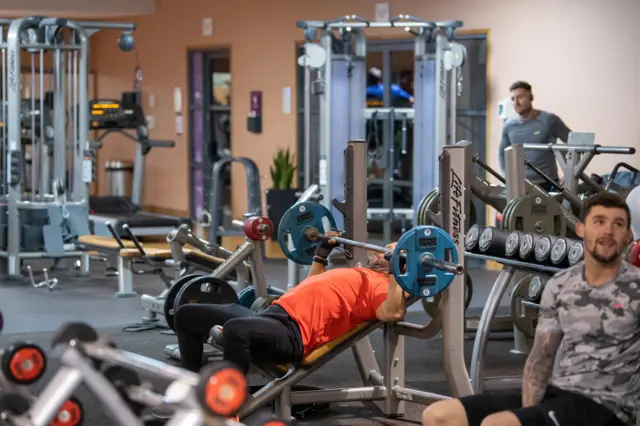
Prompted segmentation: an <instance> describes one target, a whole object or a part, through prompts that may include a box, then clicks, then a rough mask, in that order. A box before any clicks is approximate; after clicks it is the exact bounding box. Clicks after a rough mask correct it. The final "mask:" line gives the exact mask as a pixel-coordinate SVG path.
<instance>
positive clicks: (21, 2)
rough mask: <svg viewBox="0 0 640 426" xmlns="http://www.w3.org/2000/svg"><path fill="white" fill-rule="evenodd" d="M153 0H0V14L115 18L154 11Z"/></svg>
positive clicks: (1, 15) (3, 16)
mask: <svg viewBox="0 0 640 426" xmlns="http://www.w3.org/2000/svg"><path fill="white" fill-rule="evenodd" d="M155 7H156V4H155V0H0V17H2V18H15V17H21V16H28V15H46V16H52V17H53V16H60V17H65V18H76V19H77V18H84V19H92V18H93V19H98V18H118V17H125V16H136V15H149V14H153V13H155Z"/></svg>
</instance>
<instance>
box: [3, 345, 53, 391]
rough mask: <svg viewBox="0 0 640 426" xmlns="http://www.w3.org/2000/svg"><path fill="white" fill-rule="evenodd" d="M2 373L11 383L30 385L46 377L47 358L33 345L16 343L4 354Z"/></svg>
mask: <svg viewBox="0 0 640 426" xmlns="http://www.w3.org/2000/svg"><path fill="white" fill-rule="evenodd" d="M1 361H2V373H3V375H4V377H5V378H6V379H7V380H8V381H10V382H11V383H15V384H17V385H30V384H33V383H35V382H37V381H38V380H40V378H41V377H42V376H43V375H44V373H45V371H46V369H47V356H46V355H45V353H44V351H43V350H42V349H41V348H40V347H39V346H38V345H35V344H33V343H28V342H15V343H13V344H12V345H11V346H9V347H8V348H7V349H5V350H4V351H3V353H2V360H1Z"/></svg>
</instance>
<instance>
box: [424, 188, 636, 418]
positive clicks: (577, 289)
mask: <svg viewBox="0 0 640 426" xmlns="http://www.w3.org/2000/svg"><path fill="white" fill-rule="evenodd" d="M584 214H585V218H584V221H583V223H580V224H579V225H578V226H577V229H576V231H577V233H578V235H579V236H580V237H581V238H583V243H584V261H583V262H581V263H578V264H576V265H575V266H573V267H571V268H569V269H567V270H565V271H562V272H559V273H558V274H556V275H555V276H554V277H553V278H551V279H550V280H549V281H548V282H547V285H546V286H545V288H544V291H543V293H542V301H541V303H540V318H539V322H538V326H537V328H536V334H535V340H534V343H533V348H532V349H531V352H530V353H529V357H528V358H527V362H526V364H525V367H524V374H523V387H522V393H521V394H520V392H515V393H505V394H500V395H484V394H483V395H473V396H467V397H463V398H460V399H451V400H448V401H440V402H437V403H435V404H433V405H431V406H429V407H428V408H427V409H426V410H425V411H424V414H423V416H422V422H423V425H424V426H480V425H482V426H536V425H544V426H624V425H625V424H628V422H629V421H630V420H631V419H632V418H633V417H634V416H635V414H636V413H635V411H636V410H637V409H638V408H639V407H638V403H639V402H640V269H639V268H636V267H635V266H632V265H629V264H628V263H627V262H626V261H624V260H623V259H622V253H623V251H624V249H625V247H626V245H627V244H628V243H629V242H630V241H631V240H632V235H631V230H630V228H629V221H630V215H629V207H628V206H627V204H626V203H625V202H624V200H623V199H622V198H621V197H620V196H619V195H617V194H613V193H607V192H601V193H599V194H596V195H594V196H592V197H590V198H589V199H588V200H587V203H586V206H585V213H584ZM558 350H560V352H559V354H558ZM556 354H558V355H559V357H558V367H557V368H556V370H555V371H553V367H554V360H555V358H556Z"/></svg>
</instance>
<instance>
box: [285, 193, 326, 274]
mask: <svg viewBox="0 0 640 426" xmlns="http://www.w3.org/2000/svg"><path fill="white" fill-rule="evenodd" d="M310 228H315V229H317V230H318V232H320V233H321V234H326V233H327V232H329V231H334V230H335V229H336V221H335V219H334V218H333V215H332V214H331V212H330V211H329V209H327V208H326V207H325V206H323V205H322V204H319V203H311V202H305V203H298V204H295V205H293V206H292V207H291V208H289V210H287V211H286V212H285V213H284V215H283V216H282V219H281V220H280V224H279V225H278V242H279V243H280V248H281V249H282V251H283V253H284V254H285V256H287V257H288V258H289V259H290V260H292V261H293V262H295V263H297V264H299V265H311V264H312V263H313V256H314V253H315V248H316V246H317V245H318V244H320V241H319V240H318V241H310V240H309V239H308V238H307V237H306V234H305V232H306V231H307V230H308V229H310Z"/></svg>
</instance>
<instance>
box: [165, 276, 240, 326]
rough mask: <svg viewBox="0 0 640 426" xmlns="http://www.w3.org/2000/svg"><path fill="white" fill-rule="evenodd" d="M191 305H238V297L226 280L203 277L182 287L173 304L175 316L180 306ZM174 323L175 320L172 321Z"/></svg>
mask: <svg viewBox="0 0 640 426" xmlns="http://www.w3.org/2000/svg"><path fill="white" fill-rule="evenodd" d="M167 302H168V301H167ZM165 303H166V302H165ZM190 303H198V304H204V305H227V304H230V303H238V295H237V294H236V292H235V290H234V289H233V287H231V285H230V284H229V283H228V282H226V281H225V280H223V279H221V278H216V277H212V276H210V275H201V276H199V277H196V278H194V279H192V280H191V281H189V282H188V283H186V284H185V285H183V286H182V289H180V291H179V292H178V294H177V295H176V299H175V301H174V302H173V312H174V314H173V315H175V311H177V310H178V308H179V307H180V306H182V305H186V304H190ZM173 322H175V319H172V323H173ZM167 323H168V321H167Z"/></svg>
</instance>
